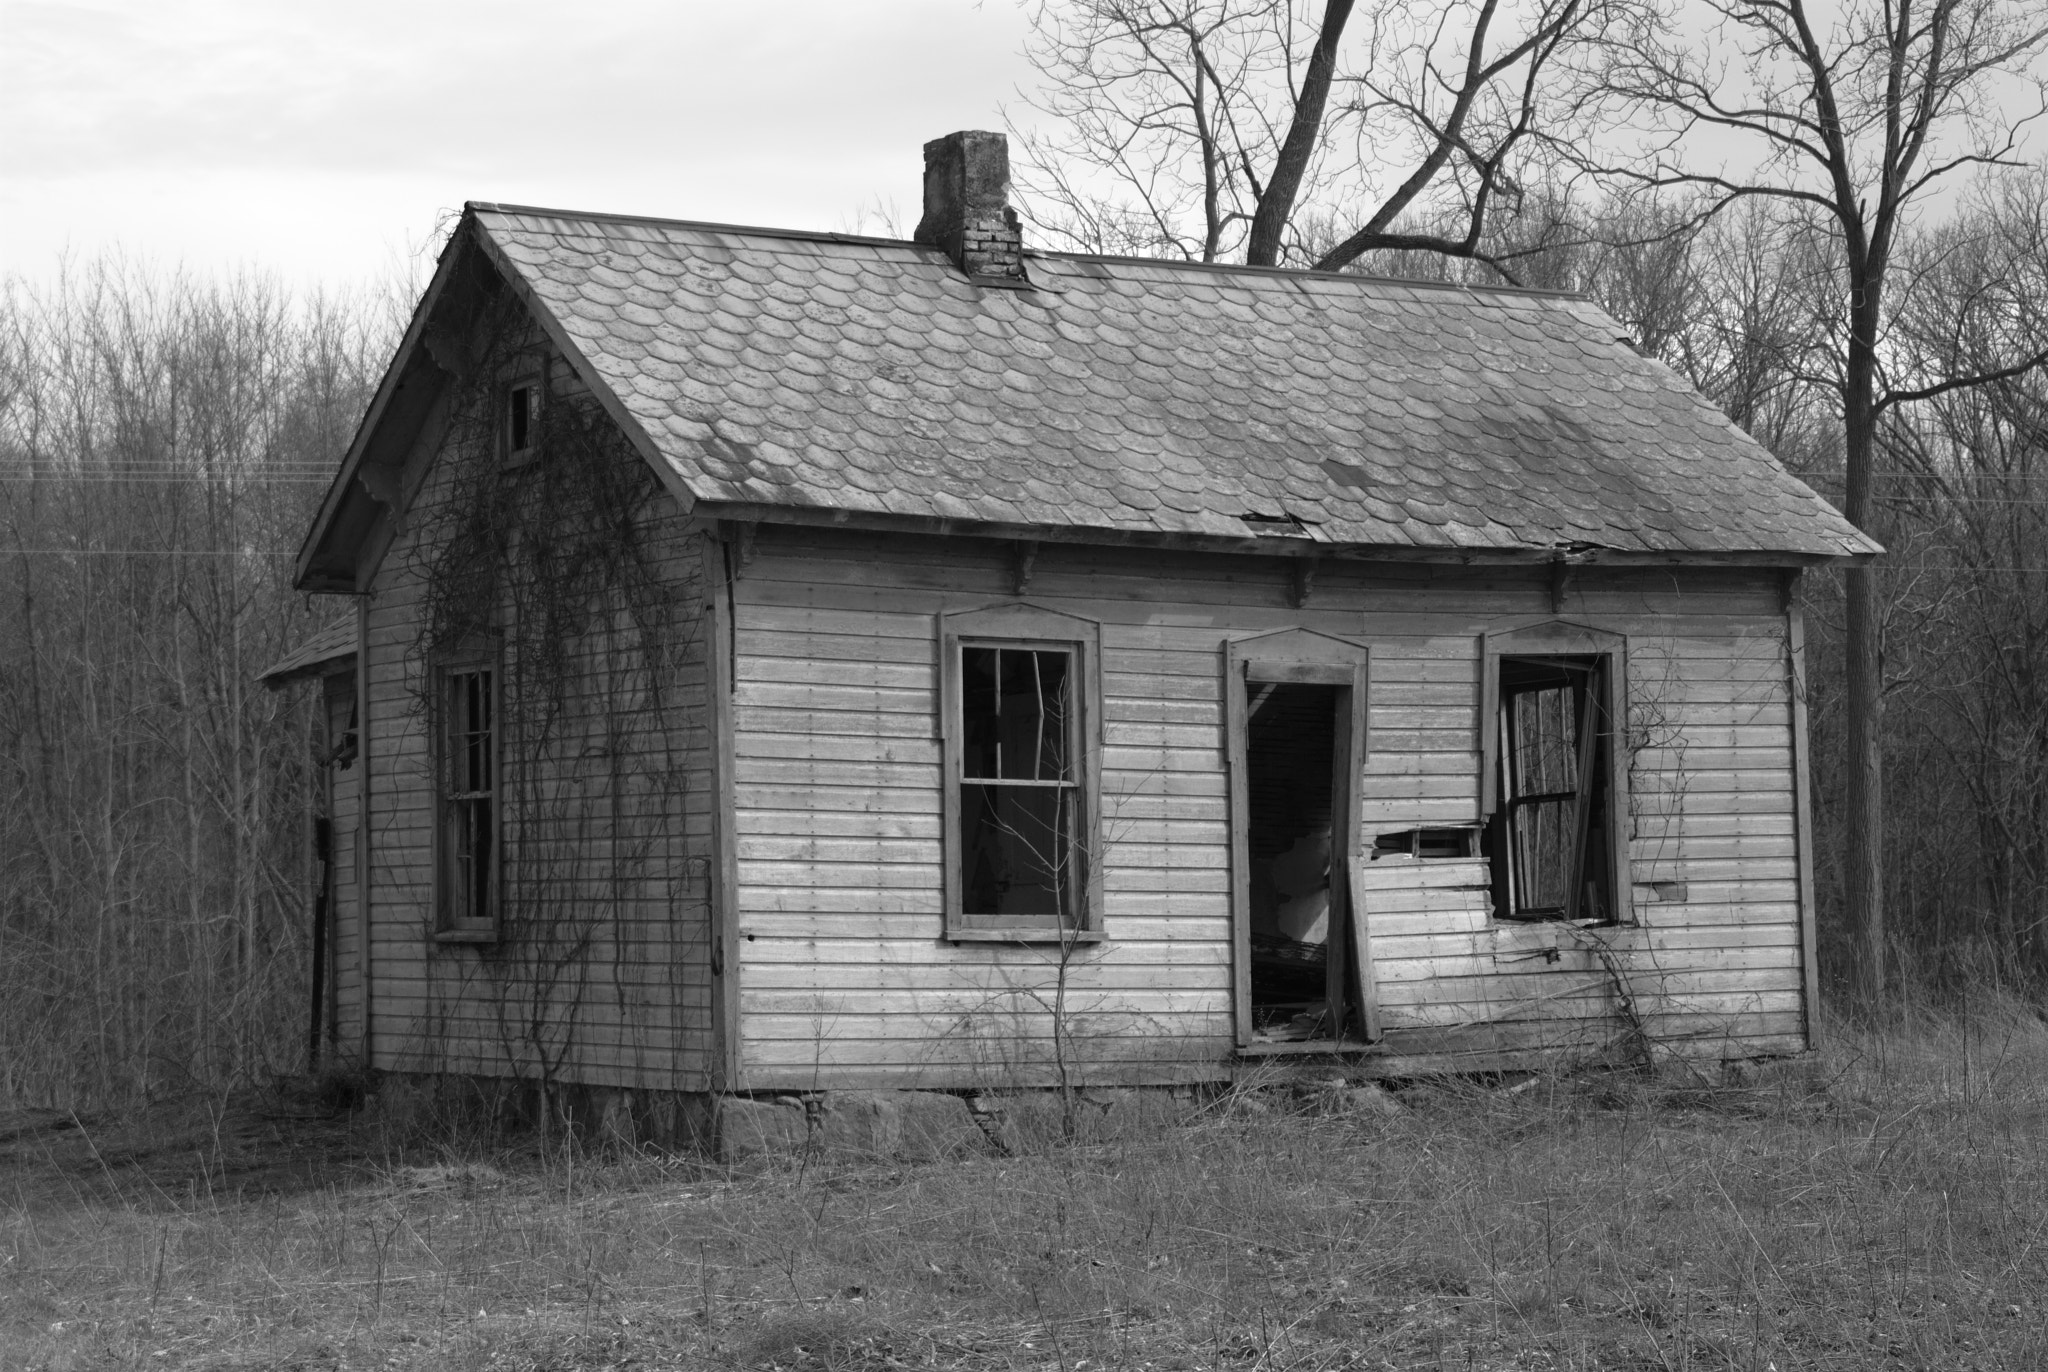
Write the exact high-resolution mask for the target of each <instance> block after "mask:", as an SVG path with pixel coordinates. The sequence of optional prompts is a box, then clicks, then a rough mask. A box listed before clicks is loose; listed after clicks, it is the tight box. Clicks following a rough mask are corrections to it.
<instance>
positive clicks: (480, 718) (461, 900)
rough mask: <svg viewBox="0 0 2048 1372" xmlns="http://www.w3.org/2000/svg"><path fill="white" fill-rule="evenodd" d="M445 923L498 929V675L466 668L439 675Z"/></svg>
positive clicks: (460, 928)
mask: <svg viewBox="0 0 2048 1372" xmlns="http://www.w3.org/2000/svg"><path fill="white" fill-rule="evenodd" d="M440 677H441V681H440V704H441V721H440V724H441V728H440V730H439V736H438V743H439V749H440V754H441V756H440V758H439V764H440V765H439V766H438V767H437V768H436V772H437V775H438V782H439V790H440V796H439V802H440V803H439V806H438V810H439V814H438V823H437V825H436V834H435V839H436V844H437V847H438V849H439V852H438V853H437V858H438V861H437V863H436V868H437V872H436V875H437V878H438V882H437V884H438V886H439V890H438V891H437V893H436V896H437V898H436V901H435V904H436V908H437V912H438V923H439V926H440V928H441V930H442V931H443V932H467V933H478V932H487V931H492V930H494V929H495V928H496V925H497V909H498V873H499V865H500V858H501V854H500V852H499V843H498V821H499V805H498V779H499V778H498V771H499V758H498V744H499V738H498V722H499V711H498V671H497V669H496V667H495V665H490V664H483V663H466V664H456V665H448V666H444V667H442V668H441V669H440Z"/></svg>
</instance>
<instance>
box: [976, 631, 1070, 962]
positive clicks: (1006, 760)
mask: <svg viewBox="0 0 2048 1372" xmlns="http://www.w3.org/2000/svg"><path fill="white" fill-rule="evenodd" d="M960 714H961V741H962V749H961V767H960V827H961V847H962V864H961V889H960V897H961V910H962V913H963V914H968V915H1001V916H1038V917H1044V918H1049V919H1052V920H1055V921H1057V922H1058V923H1060V924H1062V925H1066V926H1072V925H1075V924H1076V923H1077V912H1078V910H1079V908H1080V906H1079V900H1078V891H1077V884H1078V876H1079V872H1078V867H1079V863H1078V861H1077V854H1076V852H1075V834H1076V809H1077V806H1078V803H1079V796H1078V794H1077V791H1078V786H1079V772H1078V769H1077V767H1076V766H1075V762H1076V753H1077V751H1078V750H1077V748H1076V728H1075V724H1076V720H1075V711H1074V694H1073V654H1071V653H1069V652H1066V651H1063V650H1059V649H1049V648H994V647H974V646H964V647H962V649H961V651H960Z"/></svg>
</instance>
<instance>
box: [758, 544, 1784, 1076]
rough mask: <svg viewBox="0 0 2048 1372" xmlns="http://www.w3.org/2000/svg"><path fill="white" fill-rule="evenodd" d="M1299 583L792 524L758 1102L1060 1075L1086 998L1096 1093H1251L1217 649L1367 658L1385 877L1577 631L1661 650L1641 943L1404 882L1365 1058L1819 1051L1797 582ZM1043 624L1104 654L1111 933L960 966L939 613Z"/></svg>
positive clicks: (1253, 568) (785, 558) (1332, 573)
mask: <svg viewBox="0 0 2048 1372" xmlns="http://www.w3.org/2000/svg"><path fill="white" fill-rule="evenodd" d="M1026 582H1028V584H1024V583H1026ZM1020 584H1022V585H1024V588H1023V589H1022V590H1021V591H1020V589H1019V586H1020ZM1300 584H1301V583H1300V581H1299V579H1298V578H1295V577H1292V576H1290V575H1289V573H1288V571H1287V569H1286V567H1285V565H1284V564H1283V563H1282V561H1281V560H1280V559H1271V558H1259V557H1234V556H1205V555H1195V554H1177V553H1158V552H1119V551H1113V550H1099V549H1097V550H1091V549H1083V548H1078V547H1072V548H1070V547H1065V546H1060V545H1045V546H1042V547H1040V548H1039V549H1037V550H1036V551H1035V556H1033V557H1030V558H1027V559H1023V560H1020V555H1019V553H1018V552H1017V551H1016V550H1013V549H1011V548H1009V547H1007V546H1006V545H1002V544H998V543H992V542H988V541H979V540H970V539H938V538H933V539H918V540H911V539H891V540H880V539H873V538H868V537H863V536H859V535H853V534H846V533H831V532H826V531H817V530H794V529H783V530H777V529H772V528H766V527H764V528H763V529H762V530H761V531H760V533H759V535H758V537H757V538H756V539H755V540H754V543H753V548H752V556H751V558H750V559H749V560H748V562H747V564H746V567H745V570H744V572H743V574H742V575H741V576H740V578H739V579H738V581H737V582H736V583H735V585H734V587H733V604H734V609H733V614H734V642H733V645H732V647H733V650H734V653H733V665H734V671H735V673H736V676H735V689H734V694H733V719H734V728H735V735H734V753H735V772H736V776H735V781H736V785H735V794H734V802H735V807H736V813H735V843H736V850H737V851H736V856H737V859H738V861H737V876H738V881H737V888H738V889H737V898H738V923H737V934H738V940H739V941H738V945H737V948H738V953H739V955H740V964H739V967H738V969H737V970H738V973H739V1007H740V1028H739V1034H740V1045H739V1047H740V1052H739V1058H740V1062H739V1068H740V1072H739V1077H738V1081H737V1083H736V1084H738V1085H739V1086H742V1087H744V1088H747V1089H757V1090H758V1089H767V1088H784V1089H791V1088H794V1089H803V1088H813V1087H851V1086H919V1087H927V1088H970V1087H982V1088H986V1087H990V1086H1002V1085H1007V1084H1016V1085H1026V1084H1036V1085H1042V1084H1047V1083H1048V1082H1050V1081H1052V1080H1053V1079H1054V1076H1055V1069H1054V1067H1053V1061H1052V1059H1053V1051H1052V1033H1051V1017H1052V1009H1051V1007H1052V1005H1053V1002H1054V1000H1055V998H1056V997H1057V998H1058V999H1060V1000H1061V1001H1062V1002H1063V1006H1064V1009H1063V1015H1064V1020H1063V1023H1064V1025H1065V1028H1066V1030H1067V1043H1066V1051H1067V1056H1068V1058H1069V1063H1068V1065H1069V1067H1070V1069H1072V1070H1073V1071H1074V1072H1075V1073H1076V1075H1077V1076H1078V1077H1079V1078H1080V1079H1081V1080H1084V1081H1087V1082H1096V1083H1108V1082H1133V1083H1138V1082H1170V1081H1188V1080H1203V1079H1217V1078H1220V1077H1226V1076H1229V1075H1231V1074H1232V1073H1233V1072H1235V1071H1238V1070H1240V1069H1241V1068H1242V1066H1243V1065H1244V1064H1243V1062H1242V1061H1241V1060H1239V1059H1236V1058H1235V1057H1234V1053H1233V1045H1234V1039H1233V1030H1232V1004H1231V995H1232V991H1231V961H1232V937H1231V909H1230V894H1229V892H1230V885H1229V882H1230V876H1229V846H1228V845H1229V819H1228V806H1227V794H1228V792H1227V776H1226V771H1225V766H1226V763H1225V758H1226V753H1225V739H1224V732H1223V731H1224V715H1223V705H1222V678H1221V672H1220V670H1219V660H1220V648H1221V645H1222V644H1223V643H1224V641H1225V640H1227V639H1230V638H1233V637H1242V636H1247V635H1252V634H1258V633H1264V632H1268V631H1271V630H1274V629H1276V628H1284V627H1293V626H1300V627H1306V628H1310V629H1314V630H1318V631H1321V632H1323V633H1327V634H1331V635H1337V636H1341V637H1344V638H1348V639H1353V640H1357V641H1359V642H1362V643H1365V644H1368V645H1369V646H1370V648H1371V685H1370V694H1369V711H1368V715H1369V727H1370V740H1369V751H1368V753H1367V756H1366V762H1365V768H1364V776H1363V778H1362V793H1361V799H1362V804H1361V807H1360V808H1361V813H1360V821H1359V822H1360V826H1361V828H1362V830H1363V833H1364V846H1365V847H1366V849H1367V850H1368V851H1369V850H1370V849H1371V846H1372V840H1373V836H1374V835H1376V834H1378V833H1381V832H1384V831H1397V830H1404V829H1410V828H1414V827H1416V826H1425V825H1457V824H1471V823H1473V822H1475V821H1476V820H1477V819H1478V818H1479V807H1480V803H1481V802H1480V793H1481V787H1480V772H1481V753H1480V733H1479V717H1480V702H1481V698H1482V692H1481V682H1480V676H1481V672H1482V662H1483V649H1482V636H1483V635H1484V634H1486V633H1488V632H1491V631H1497V630H1499V629H1501V628H1503V627H1504V626H1513V625H1522V624H1528V623H1532V622H1538V621H1543V620H1545V619H1549V618H1561V619H1566V620H1570V621H1575V622H1579V623H1584V624H1588V625H1592V626H1596V627H1598V628H1600V629H1603V630H1605V631H1608V632H1611V633H1617V634H1625V635H1626V636H1627V643H1628V686H1627V690H1628V701H1627V712H1628V720H1627V740H1628V748H1629V751H1628V756H1627V767H1628V776H1629V791H1630V797H1629V802H1630V807H1631V813H1630V815H1629V818H1628V840H1627V843H1628V867H1629V875H1630V877H1631V879H1632V883H1631V884H1632V893H1631V894H1632V905H1633V914H1634V922H1633V923H1631V924H1627V925H1622V926H1613V927H1605V928H1590V929H1580V928H1573V927H1571V926H1568V925H1562V924H1557V923H1508V922H1502V921H1498V920H1496V919H1495V918H1493V915H1492V910H1491V905H1490V892H1489V874H1488V870H1487V867H1486V864H1485V862H1484V861H1483V860H1481V859H1477V858H1474V859H1471V860H1467V861H1451V862H1442V861H1438V862H1429V863H1416V864H1411V865H1408V866H1407V867H1406V868H1405V869H1401V868H1400V864H1393V863H1390V864H1374V865H1373V866H1372V868H1371V869H1369V871H1368V879H1367V881H1366V883H1365V886H1366V889H1365V890H1363V891H1362V892H1361V898H1362V900H1363V902H1364V906H1365V910H1366V917H1367V921H1368V924H1369V929H1370V938H1371V951H1372V960H1373V967H1374V972H1375V980H1376V983H1377V990H1378V998H1379V1005H1380V1013H1381V1018H1382V1022H1383V1026H1384V1030H1385V1037H1384V1039H1383V1040H1382V1042H1381V1044H1380V1045H1379V1047H1378V1048H1377V1049H1376V1050H1375V1051H1373V1052H1372V1053H1370V1054H1368V1055H1366V1056H1365V1057H1363V1058H1361V1059H1360V1060H1359V1061H1360V1065H1361V1066H1362V1067H1364V1068H1366V1069H1368V1070H1374V1071H1380V1072H1384V1073H1387V1074H1400V1073H1408V1072H1415V1071H1422V1070H1440V1069H1445V1068H1459V1067H1465V1068H1490V1067H1501V1066H1511V1065H1517V1064H1522V1063H1528V1062H1533V1061H1537V1060H1541V1059H1544V1058H1546V1057H1547V1058H1552V1059H1554V1058H1555V1057H1556V1056H1557V1055H1558V1054H1560V1053H1563V1054H1566V1055H1571V1054H1578V1053H1585V1054H1595V1053H1603V1052H1610V1051H1615V1050H1617V1049H1620V1050H1632V1048H1633V1046H1634V1045H1635V1044H1636V1043H1637V1042H1638V1041H1640V1040H1641V1039H1643V1038H1644V1036H1647V1039H1648V1042H1649V1044H1650V1046H1651V1049H1652V1051H1653V1052H1659V1051H1669V1052H1683V1053H1688V1054H1694V1055H1700V1056H1709V1057H1726V1058H1741V1057H1749V1056H1756V1055H1763V1054H1771V1053H1786V1052H1795V1051H1798V1050H1800V1049H1801V1048H1803V1047H1804V1046H1806V1044H1807V1041H1808V1038H1807V1020H1806V1014H1807V1009H1808V999H1807V997H1808V987H1809V985H1810V971H1811V968H1810V957H1811V955H1810V952H1809V951H1808V949H1807V947H1806V935H1807V929H1806V925H1805V918H1806V912H1804V911H1803V910H1802V894H1801V892H1802V881H1801V864H1800V852H1799V846H1800V843H1801V835H1800V833H1799V793H1798V790H1797V788H1796V786H1795V764H1794V757H1795V730H1794V709H1793V697H1794V692H1793V686H1792V662H1791V637H1790V635H1791V626H1792V622H1793V621H1792V618H1791V616H1790V615H1789V614H1788V609H1787V605H1786V602H1785V599H1784V581H1783V578H1782V576H1781V574H1780V573H1778V572H1776V571H1772V570H1767V569H1760V570H1732V569H1714V568H1658V569H1642V570H1602V569H1597V568H1586V569H1581V570H1577V571H1574V572H1573V573H1572V574H1571V575H1570V576H1568V577H1566V578H1563V579H1562V580H1561V581H1560V579H1559V578H1558V577H1556V576H1555V575H1553V574H1552V573H1551V572H1550V571H1549V570H1547V569H1543V568H1526V569H1494V570H1484V569H1473V568H1457V567H1448V566H1438V567H1428V566H1395V565H1387V566H1372V565H1362V564H1341V563H1334V562H1325V563H1324V564H1322V566H1321V567H1320V569H1319V571H1318V574H1317V575H1316V576H1315V577H1314V579H1313V581H1312V583H1311V585H1312V590H1311V593H1310V596H1309V598H1308V600H1307V603H1306V605H1303V606H1300V607H1297V606H1296V605H1295V603H1294V602H1295V601H1296V600H1297V599H1299V592H1300ZM1020 600H1021V601H1028V602H1030V603H1032V604H1035V605H1041V606H1045V607H1048V608H1051V609H1056V610H1058V611H1062V612H1065V613H1069V614H1074V615H1081V616H1086V617H1088V618H1091V619H1095V620H1098V621H1100V623H1101V626H1102V628H1101V645H1102V646H1101V652H1102V669H1103V670H1102V695H1103V715H1104V718H1103V721H1102V742H1103V745H1104V755H1103V767H1102V792H1103V796H1102V833H1103V838H1102V840H1101V847H1102V852H1101V854H1100V861H1101V863H1102V865H1103V869H1104V870H1103V879H1104V888H1105V890H1104V903H1103V908H1104V924H1105V930H1104V932H1105V933H1106V935H1107V938H1106V941H1104V942H1102V943H1101V944H1099V945H1082V946H1079V947H1076V948H1073V949H1072V950H1070V952H1069V953H1068V954H1066V955H1064V956H1063V955H1062V953H1061V952H1060V950H1059V949H1057V948H1048V947H1045V946H1036V947H1031V946H1014V945H997V944H985V943H983V944H974V943H961V944H952V943H948V942H946V941H945V940H944V939H943V938H942V931H943V925H942V913H941V898H942V897H941V890H942V887H941V872H942V865H941V862H942V858H941V824H942V818H941V815H942V807H941V794H940V785H941V771H940V753H939V746H940V745H939V742H938V737H937V729H936V716H935V711H936V709H937V698H936V694H935V687H936V656H935V655H936V652H937V648H936V644H935V635H934V619H935V616H937V615H939V614H940V613H942V612H947V611H954V610H963V609H973V608H979V607H983V606H990V605H998V604H1005V603H1014V602H1017V601H1020ZM1063 962H1064V969H1063V968H1062V965H1061V964H1062V963H1063ZM1062 983H1063V984H1062Z"/></svg>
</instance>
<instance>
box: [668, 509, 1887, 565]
mask: <svg viewBox="0 0 2048 1372" xmlns="http://www.w3.org/2000/svg"><path fill="white" fill-rule="evenodd" d="M696 514H697V515H698V516H699V517H700V518H703V519H707V520H709V519H722V520H729V521H732V522H734V523H750V524H787V525H795V526H798V527H804V528H832V529H851V530H860V531H863V532H869V533H888V534H906V533H919V534H934V535H941V536H949V537H955V538H985V539H993V540H1006V541H1013V542H1034V543H1070V544H1091V545H1095V546H1108V547H1130V548H1159V549H1181V550H1186V551H1190V552H1212V553H1250V554H1256V555H1260V556H1264V557H1295V558H1341V559H1348V560H1353V561H1361V562H1434V563H1452V564H1469V565H1489V566H1518V565H1519V566H1537V565H1546V564H1549V563H1552V562H1557V561H1564V562H1568V563H1570V564H1571V565H1573V566H1595V565H1597V566H1604V567H1674V566H1723V567H1726V566H1745V567H1759V568H1765V567H1780V568H1783V567H1814V566H1823V565H1829V564H1841V565H1847V566H1860V565H1863V564H1866V563H1869V562H1871V561H1873V560H1874V559H1875V558H1876V557H1877V556H1879V555H1880V554H1881V553H1882V552H1883V549H1882V548H1880V547H1878V546H1877V545H1876V544H1875V543H1871V544H1870V547H1871V551H1867V552H1848V551H1844V552H1840V553H1830V552H1822V551H1818V550H1815V549H1796V548H1787V549H1773V548H1756V549H1734V550H1718V549H1717V550H1706V551H1699V550H1693V549H1685V548H1674V549H1668V550H1663V549H1653V550H1643V549H1630V548H1606V547H1588V546H1587V545H1584V544H1576V543H1575V544H1526V545H1519V546H1495V547H1460V546H1454V545H1449V544H1444V545H1435V546H1431V545H1421V544H1406V543H1402V544H1393V543H1341V542H1332V541H1329V540H1327V539H1325V538H1320V537H1318V538H1296V537H1283V536H1278V535H1273V534H1253V533H1249V532H1248V533H1246V534H1245V535H1244V536H1243V537H1235V536H1230V535H1222V534H1208V533H1199V532H1177V531H1167V530H1146V529H1118V528H1110V527H1096V526H1085V525H1068V524H1057V525H1052V524H1006V523H999V522H993V521H985V520H972V519H953V518H945V517H940V516H931V515H906V514H891V513H887V512H882V511H871V510H848V509H838V508H829V507H824V506H815V505H778V504H766V503H758V504H757V503H747V502H740V501H714V500H705V501H701V502H699V503H698V505H697V508H696ZM1865 541H1866V542H1869V540H1867V539H1866V540H1865Z"/></svg>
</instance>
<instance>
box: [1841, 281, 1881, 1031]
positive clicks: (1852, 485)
mask: <svg viewBox="0 0 2048 1372" xmlns="http://www.w3.org/2000/svg"><path fill="white" fill-rule="evenodd" d="M1850 273H1851V276H1850V293H1851V298H1850V306H1849V317H1850V324H1849V355H1848V359H1847V361H1848V366H1847V369H1846V371H1845V374H1844V377H1843V385H1842V402H1843V403H1842V409H1843V440H1844V442H1843V454H1842V457H1843V467H1844V475H1845V477H1846V490H1845V499H1844V501H1843V511H1842V512H1843V513H1844V514H1846V515H1847V516H1848V517H1849V522H1850V523H1852V524H1854V525H1855V526H1856V527H1857V528H1859V529H1861V530H1863V531H1864V532H1865V533H1867V534H1869V535H1870V536H1871V537H1872V538H1876V539H1878V540H1879V541H1880V542H1882V541H1883V540H1882V535H1881V534H1880V533H1879V531H1878V530H1876V529H1874V528H1873V527H1872V521H1873V516H1874V511H1875V502H1874V501H1873V500H1872V498H1871V489H1870V488H1871V479H1872V475H1873V473H1872V471H1871V463H1872V459H1873V456H1874V450H1875V448H1876V442H1875V439H1876V428H1877V416H1876V413H1875V409H1876V399H1875V392H1876V389H1877V351H1876V346H1875V344H1876V339H1877V322H1878V292H1879V289H1880V282H1879V278H1878V277H1877V274H1876V273H1875V272H1874V271H1871V270H1869V269H1868V267H1867V265H1866V264H1864V263H1858V262H1855V261H1854V260H1853V257H1852V261H1851V265H1850ZM1877 578H1878V571H1877V568H1875V567H1873V566H1863V567H1851V568H1849V569H1848V571H1847V573H1846V574H1845V581H1846V585H1845V587H1844V589H1845V591H1846V593H1847V595H1846V602H1847V603H1846V606H1845V610H1846V618H1847V624H1846V633H1845V635H1844V638H1845V642H1844V649H1845V652H1844V658H1845V660H1844V663H1843V669H1844V672H1845V675H1846V681H1845V686H1846V691H1845V693H1844V694H1845V696H1846V704H1847V707H1848V708H1847V720H1846V725H1847V728H1846V732H1847V735H1848V737H1847V738H1846V739H1845V740H1844V743H1845V748H1844V752H1843V758H1842V763H1843V774H1844V777H1845V780H1846V783H1847V784H1846V786H1845V787H1844V790H1845V795H1844V796H1843V801H1844V803H1845V809H1846V813H1845V814H1844V816H1843V820H1844V823H1843V830H1842V842H1843V850H1844V851H1843V854H1842V871H1843V881H1842V896H1843V900H1844V903H1845V905H1846V913H1847V915H1848V920H1849V927H1850V929H1851V931H1852V933H1853V939H1852V948H1853V956H1854V959H1855V966H1854V971H1853V980H1854V983H1855V987H1856V991H1857V993H1858V994H1859V995H1860V996H1862V997H1863V999H1864V1000H1865V1001H1866V1003H1869V1004H1872V1005H1874V1004H1876V1002H1877V1000H1878V999H1879V998H1880V997H1881V996H1882V995H1883V994H1884V985H1885V918H1884V654H1883V643H1882V637H1883V624H1882V619H1883V615H1882V606H1881V604H1880V596H1879V586H1878V580H1877Z"/></svg>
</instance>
